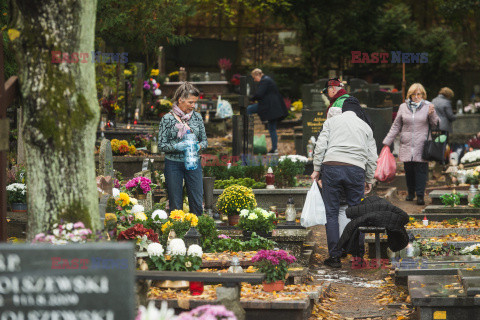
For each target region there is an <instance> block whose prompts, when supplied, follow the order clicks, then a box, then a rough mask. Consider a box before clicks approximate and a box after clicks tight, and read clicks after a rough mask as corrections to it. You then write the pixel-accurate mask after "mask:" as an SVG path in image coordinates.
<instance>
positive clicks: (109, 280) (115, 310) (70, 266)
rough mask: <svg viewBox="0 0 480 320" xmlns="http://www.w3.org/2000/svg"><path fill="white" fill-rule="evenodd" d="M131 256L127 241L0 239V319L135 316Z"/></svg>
mask: <svg viewBox="0 0 480 320" xmlns="http://www.w3.org/2000/svg"><path fill="white" fill-rule="evenodd" d="M133 257H134V245H133V243H127V242H124V243H108V244H107V243H86V244H82V245H78V244H67V245H61V246H53V245H50V244H36V245H31V244H0V283H1V284H2V285H1V293H2V295H1V296H0V306H1V307H0V319H40V318H42V319H119V320H123V319H124V320H131V319H134V318H135V316H136V313H135V295H134V293H135V289H134V285H135V281H134V272H135V266H134V258H133Z"/></svg>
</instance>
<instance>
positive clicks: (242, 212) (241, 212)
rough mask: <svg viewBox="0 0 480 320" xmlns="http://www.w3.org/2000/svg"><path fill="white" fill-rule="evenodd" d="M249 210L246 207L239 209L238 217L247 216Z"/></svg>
mask: <svg viewBox="0 0 480 320" xmlns="http://www.w3.org/2000/svg"><path fill="white" fill-rule="evenodd" d="M249 212H250V211H248V209H243V210H240V217H242V218H245V217H247V216H248V214H249Z"/></svg>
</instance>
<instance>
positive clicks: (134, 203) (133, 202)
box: [130, 198, 138, 205]
mask: <svg viewBox="0 0 480 320" xmlns="http://www.w3.org/2000/svg"><path fill="white" fill-rule="evenodd" d="M130 202H131V203H132V204H133V205H137V204H138V200H137V199H135V198H130Z"/></svg>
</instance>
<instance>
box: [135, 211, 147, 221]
mask: <svg viewBox="0 0 480 320" xmlns="http://www.w3.org/2000/svg"><path fill="white" fill-rule="evenodd" d="M135 220H140V221H147V216H146V215H145V213H143V212H137V213H135Z"/></svg>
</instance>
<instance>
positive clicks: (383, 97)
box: [372, 91, 402, 108]
mask: <svg viewBox="0 0 480 320" xmlns="http://www.w3.org/2000/svg"><path fill="white" fill-rule="evenodd" d="M400 104H402V93H401V92H388V91H374V92H373V105H372V107H376V108H388V107H395V106H399V105H400Z"/></svg>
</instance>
